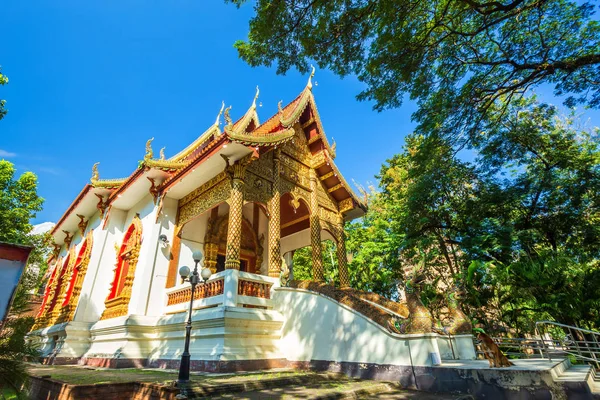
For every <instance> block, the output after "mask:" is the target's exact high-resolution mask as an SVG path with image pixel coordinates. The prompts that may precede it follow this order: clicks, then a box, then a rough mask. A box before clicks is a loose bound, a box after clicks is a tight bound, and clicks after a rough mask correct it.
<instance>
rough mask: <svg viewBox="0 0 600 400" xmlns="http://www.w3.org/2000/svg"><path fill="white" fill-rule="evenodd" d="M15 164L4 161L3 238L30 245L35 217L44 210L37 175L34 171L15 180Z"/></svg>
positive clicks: (0, 194)
mask: <svg viewBox="0 0 600 400" xmlns="http://www.w3.org/2000/svg"><path fill="white" fill-rule="evenodd" d="M15 172H16V170H15V166H14V165H13V164H12V163H11V162H9V161H6V160H0V241H2V242H9V243H20V244H28V241H29V232H31V228H32V225H31V223H30V221H31V219H33V218H35V215H36V212H38V211H41V210H42V204H43V203H44V199H42V198H41V197H39V196H38V195H37V177H36V176H35V174H34V173H32V172H25V173H23V174H22V175H21V176H20V177H19V178H18V179H15Z"/></svg>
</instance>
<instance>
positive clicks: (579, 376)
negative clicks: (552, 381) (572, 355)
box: [556, 365, 591, 382]
mask: <svg viewBox="0 0 600 400" xmlns="http://www.w3.org/2000/svg"><path fill="white" fill-rule="evenodd" d="M590 369H591V367H590V366H589V365H572V366H571V367H570V368H569V369H567V370H566V371H564V372H563V373H561V374H560V375H559V376H558V378H557V379H556V381H557V382H583V381H585V380H587V377H588V374H589V373H590Z"/></svg>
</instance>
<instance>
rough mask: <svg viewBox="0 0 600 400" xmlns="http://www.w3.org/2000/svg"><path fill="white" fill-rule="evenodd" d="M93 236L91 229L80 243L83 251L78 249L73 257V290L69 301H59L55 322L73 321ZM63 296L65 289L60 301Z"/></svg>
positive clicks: (71, 272)
mask: <svg viewBox="0 0 600 400" xmlns="http://www.w3.org/2000/svg"><path fill="white" fill-rule="evenodd" d="M93 238H94V237H93V231H92V230H90V231H89V232H88V234H87V235H86V237H85V239H84V241H83V243H82V247H83V246H85V249H83V253H81V250H80V254H79V255H78V256H77V258H76V259H75V261H74V263H73V268H71V271H70V278H69V284H70V281H71V279H73V274H74V273H75V272H76V270H77V277H76V278H75V282H74V284H73V290H72V291H71V297H70V298H69V302H68V303H67V304H66V305H64V306H62V303H61V311H60V315H59V316H58V318H57V320H56V323H61V322H67V321H73V318H74V317H75V310H76V309H77V304H78V303H79V296H80V294H81V287H82V286H83V280H84V279H85V274H86V273H87V268H88V265H89V263H90V256H91V254H92V246H93ZM79 260H81V261H79ZM78 261H79V264H77V262H78ZM68 286H69V285H67V289H68ZM65 297H66V291H65V294H64V295H63V296H62V299H61V300H62V302H64V301H65Z"/></svg>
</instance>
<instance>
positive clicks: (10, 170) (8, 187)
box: [0, 160, 49, 392]
mask: <svg viewBox="0 0 600 400" xmlns="http://www.w3.org/2000/svg"><path fill="white" fill-rule="evenodd" d="M43 201H44V200H43V199H42V198H41V197H39V196H38V195H37V177H36V176H35V175H34V174H33V173H31V172H25V173H24V174H22V175H21V176H20V177H19V178H18V179H15V167H14V165H13V164H12V163H10V162H8V161H5V160H0V241H2V242H10V243H18V244H25V245H31V246H33V250H32V252H31V254H30V257H29V264H28V266H27V267H26V268H25V271H24V272H23V277H22V279H21V284H20V285H19V287H18V288H17V291H16V293H15V299H14V302H13V305H12V309H11V316H9V318H8V319H7V320H6V321H5V322H4V323H3V324H2V325H1V326H0V387H4V386H8V387H12V388H13V389H14V390H16V391H17V392H18V391H19V389H20V388H21V386H22V384H23V382H25V381H26V379H27V374H26V371H25V364H24V361H25V360H27V359H30V358H32V357H35V356H36V355H37V354H38V353H37V350H36V348H35V346H33V345H32V344H30V343H28V342H27V341H26V340H25V335H26V334H27V332H29V329H30V328H31V326H32V325H33V318H31V317H28V318H19V317H16V316H17V315H19V313H20V312H22V311H24V310H26V308H27V307H28V306H29V298H30V293H31V291H32V290H34V289H35V288H36V287H37V285H38V283H39V276H40V275H43V273H41V274H39V275H38V274H35V273H33V272H32V271H31V269H30V268H29V266H30V265H32V264H37V265H38V267H39V268H40V269H41V270H42V271H43V270H44V269H45V268H47V266H46V263H45V258H46V256H47V255H48V247H49V235H31V234H30V232H31V228H32V226H31V223H30V221H31V219H32V218H34V217H35V215H36V212H38V211H40V210H41V209H42V203H43Z"/></svg>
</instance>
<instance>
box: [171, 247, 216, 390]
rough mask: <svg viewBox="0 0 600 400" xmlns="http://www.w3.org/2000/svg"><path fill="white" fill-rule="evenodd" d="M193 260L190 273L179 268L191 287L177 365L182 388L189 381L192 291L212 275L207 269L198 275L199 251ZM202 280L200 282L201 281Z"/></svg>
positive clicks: (185, 269) (195, 253)
mask: <svg viewBox="0 0 600 400" xmlns="http://www.w3.org/2000/svg"><path fill="white" fill-rule="evenodd" d="M192 257H193V258H194V264H195V265H194V271H193V272H191V271H190V267H187V266H185V265H184V266H182V267H181V268H179V275H181V279H183V280H184V281H188V282H189V283H190V285H191V286H192V296H191V299H190V310H189V314H188V320H187V323H186V324H185V346H184V349H183V354H182V355H181V363H180V364H179V378H178V379H177V386H178V387H184V386H185V384H187V383H188V382H189V381H190V335H191V332H192V304H193V303H194V290H195V289H196V286H197V285H198V284H205V283H206V281H207V280H208V279H209V278H210V276H211V275H212V272H211V270H210V269H208V268H202V271H201V272H200V275H199V274H198V264H199V263H200V261H202V259H203V258H204V256H203V254H202V252H201V251H200V250H198V251H195V252H194V254H193V255H192ZM201 279H202V280H201Z"/></svg>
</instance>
